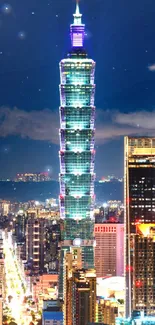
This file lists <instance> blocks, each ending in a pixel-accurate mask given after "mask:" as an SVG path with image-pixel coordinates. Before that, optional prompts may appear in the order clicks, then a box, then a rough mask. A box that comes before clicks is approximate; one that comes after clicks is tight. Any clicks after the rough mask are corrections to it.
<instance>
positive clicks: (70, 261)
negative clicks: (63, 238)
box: [64, 248, 96, 325]
mask: <svg viewBox="0 0 155 325" xmlns="http://www.w3.org/2000/svg"><path fill="white" fill-rule="evenodd" d="M64 265H65V266H64V325H83V324H87V323H88V322H95V320H96V272H95V270H94V269H88V270H86V269H82V268H81V266H82V250H81V248H75V249H74V248H71V249H70V252H67V253H66V254H65V258H64Z"/></svg>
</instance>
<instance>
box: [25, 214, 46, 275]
mask: <svg viewBox="0 0 155 325" xmlns="http://www.w3.org/2000/svg"><path fill="white" fill-rule="evenodd" d="M44 256H45V219H41V218H36V214H35V213H29V214H28V220H27V224H26V259H27V264H28V269H29V270H30V271H31V272H32V273H40V272H43V271H44Z"/></svg>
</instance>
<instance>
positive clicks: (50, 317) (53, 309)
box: [42, 300, 63, 325]
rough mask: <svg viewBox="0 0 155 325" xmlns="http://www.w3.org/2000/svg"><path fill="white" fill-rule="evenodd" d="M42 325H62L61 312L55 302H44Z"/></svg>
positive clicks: (59, 306)
mask: <svg viewBox="0 0 155 325" xmlns="http://www.w3.org/2000/svg"><path fill="white" fill-rule="evenodd" d="M42 325H63V312H62V308H61V305H60V303H59V302H58V301H57V300H55V301H54V300H53V301H52V300H47V301H46V300H45V301H44V303H43V313H42Z"/></svg>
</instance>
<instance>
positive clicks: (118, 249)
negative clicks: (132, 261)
mask: <svg viewBox="0 0 155 325" xmlns="http://www.w3.org/2000/svg"><path fill="white" fill-rule="evenodd" d="M94 230H95V231H94V233H95V241H96V246H95V268H96V275H97V277H105V276H123V275H124V261H123V260H124V224H119V223H101V224H97V223H96V224H95V227H94Z"/></svg>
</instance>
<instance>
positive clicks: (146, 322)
mask: <svg viewBox="0 0 155 325" xmlns="http://www.w3.org/2000/svg"><path fill="white" fill-rule="evenodd" d="M115 324H116V325H155V317H153V316H144V312H140V311H137V310H135V311H133V312H132V317H131V318H121V317H118V318H116V322H115Z"/></svg>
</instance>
